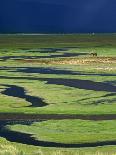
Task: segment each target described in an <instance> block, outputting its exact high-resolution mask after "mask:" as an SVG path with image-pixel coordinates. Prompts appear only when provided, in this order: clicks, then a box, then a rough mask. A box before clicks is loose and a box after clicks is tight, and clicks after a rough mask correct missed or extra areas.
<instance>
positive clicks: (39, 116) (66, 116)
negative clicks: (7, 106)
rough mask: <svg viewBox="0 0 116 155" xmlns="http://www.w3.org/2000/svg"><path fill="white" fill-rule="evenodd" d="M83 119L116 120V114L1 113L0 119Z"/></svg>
mask: <svg viewBox="0 0 116 155" xmlns="http://www.w3.org/2000/svg"><path fill="white" fill-rule="evenodd" d="M65 119H81V120H92V121H104V120H116V114H99V115H97V114H96V115H95V114H94V115H90V114H86V115H85V114H24V113H16V114H15V113H0V121H27V120H29V121H34V120H35V121H37V120H65Z"/></svg>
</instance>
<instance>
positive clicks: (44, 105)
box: [0, 34, 116, 155]
mask: <svg viewBox="0 0 116 155" xmlns="http://www.w3.org/2000/svg"><path fill="white" fill-rule="evenodd" d="M115 41H116V35H115V34H104V35H103V34H96V35H91V34H79V35H77V34H75V35H43V36H42V35H37V36H33V35H23V36H21V35H0V114H4V113H9V114H12V113H15V114H18V115H22V114H34V115H39V114H43V115H44V114H48V115H49V114H67V115H86V116H88V115H104V114H105V115H116V51H115V50H116V43H115ZM92 52H94V53H97V57H93V56H92V55H91V54H90V53H92ZM4 115H5V114H4ZM6 119H7V118H6ZM115 122H116V121H115V120H99V121H97V122H96V121H90V120H48V121H44V122H41V123H33V124H31V125H30V126H27V125H21V124H16V125H9V126H8V130H10V131H18V132H21V133H31V134H32V135H34V139H38V140H42V141H48V142H56V143H66V144H67V143H68V144H73V143H74V144H83V143H98V142H110V141H113V142H114V141H115V140H116V136H115V134H116V133H115ZM6 146H7V148H8V146H9V150H8V151H9V152H10V153H11V154H12V151H11V150H13V149H14V155H15V154H30V155H31V154H32V155H34V154H42V153H43V154H45V155H46V154H47V153H48V155H49V154H53V155H57V154H58V155H59V154H61V155H65V154H66V155H69V154H71V155H72V154H74V155H76V154H84V153H85V154H97V153H101V154H105V153H107V152H109V153H110V154H113V153H114V154H115V153H116V152H115V150H116V146H115V145H114V146H113V145H111V146H110V144H109V145H104V146H96V147H84V148H81V147H80V148H77V147H75V148H60V147H59V148H52V147H47V148H46V147H42V146H34V145H31V146H29V145H26V144H21V143H16V142H12V143H11V142H10V141H9V140H6V139H5V138H2V137H1V138H0V151H1V152H0V153H1V154H5V153H6V154H7V152H5V150H6ZM10 149H11V150H10Z"/></svg>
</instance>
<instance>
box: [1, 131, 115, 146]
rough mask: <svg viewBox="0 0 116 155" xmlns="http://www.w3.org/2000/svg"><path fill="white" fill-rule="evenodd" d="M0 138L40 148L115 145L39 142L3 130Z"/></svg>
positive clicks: (29, 137) (113, 142)
mask: <svg viewBox="0 0 116 155" xmlns="http://www.w3.org/2000/svg"><path fill="white" fill-rule="evenodd" d="M0 136H1V137H4V138H6V139H7V140H8V141H10V142H17V143H21V144H26V145H33V146H42V147H56V148H84V147H98V146H107V145H116V140H114V141H101V142H93V143H80V144H65V143H57V142H48V141H40V140H36V139H34V137H33V136H34V135H33V134H26V133H20V132H16V131H10V130H8V129H6V130H5V128H4V129H3V128H2V130H1V131H0Z"/></svg>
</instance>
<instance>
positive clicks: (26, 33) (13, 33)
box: [0, 32, 116, 35]
mask: <svg viewBox="0 0 116 155" xmlns="http://www.w3.org/2000/svg"><path fill="white" fill-rule="evenodd" d="M71 34H93V35H94V34H116V32H69V33H68V32H67V33H66V32H64V33H63V32H56V33H52V32H51V33H50V32H48V33H40V32H37V33H36V32H30V33H29V32H12V33H7V32H6V33H0V35H71Z"/></svg>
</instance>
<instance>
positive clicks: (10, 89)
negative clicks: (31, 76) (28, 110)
mask: <svg viewBox="0 0 116 155" xmlns="http://www.w3.org/2000/svg"><path fill="white" fill-rule="evenodd" d="M2 86H5V87H6V88H5V90H4V91H2V92H1V94H4V95H7V96H12V97H18V98H22V99H25V100H26V101H28V102H30V103H31V104H32V105H30V107H43V106H46V105H47V103H45V102H44V101H43V100H42V99H41V98H39V97H36V96H30V95H27V94H26V90H25V89H24V88H23V87H20V86H16V85H2Z"/></svg>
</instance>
